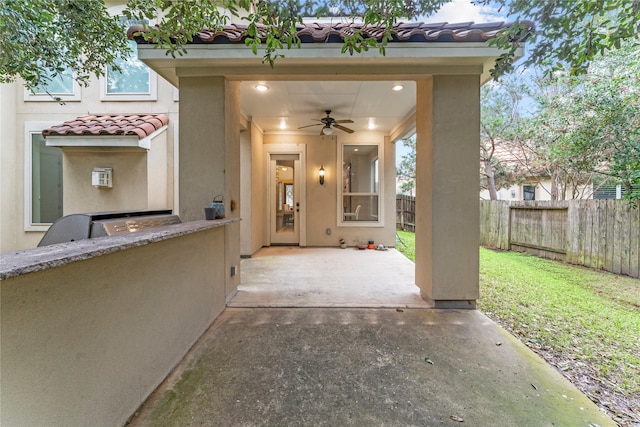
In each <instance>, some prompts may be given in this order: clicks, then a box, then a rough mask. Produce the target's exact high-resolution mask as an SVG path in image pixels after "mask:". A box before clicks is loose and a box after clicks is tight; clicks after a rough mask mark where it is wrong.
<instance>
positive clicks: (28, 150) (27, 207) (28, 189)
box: [23, 122, 64, 231]
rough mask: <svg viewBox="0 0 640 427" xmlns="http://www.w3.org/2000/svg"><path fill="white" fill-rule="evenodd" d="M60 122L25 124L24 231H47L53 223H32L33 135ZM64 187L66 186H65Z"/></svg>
mask: <svg viewBox="0 0 640 427" xmlns="http://www.w3.org/2000/svg"><path fill="white" fill-rule="evenodd" d="M57 124H59V122H25V124H24V192H23V197H24V231H47V230H48V229H49V227H50V226H51V224H53V223H51V222H37V223H34V222H33V221H32V218H33V204H32V199H33V162H32V156H33V150H32V146H33V140H32V135H33V134H37V133H41V132H42V131H43V130H44V129H47V128H50V127H51V126H55V125H57ZM63 185H64V184H63Z"/></svg>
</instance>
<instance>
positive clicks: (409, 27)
mask: <svg viewBox="0 0 640 427" xmlns="http://www.w3.org/2000/svg"><path fill="white" fill-rule="evenodd" d="M520 24H521V25H523V26H525V27H527V28H528V29H529V31H533V30H534V28H535V26H534V24H533V23H532V22H530V21H521V22H520ZM511 25H513V24H510V23H505V22H503V21H500V22H489V23H482V24H475V23H474V22H472V21H471V22H459V23H451V24H450V23H448V22H407V23H397V24H395V25H394V27H393V28H392V32H393V33H394V34H396V36H395V37H393V38H392V40H391V42H392V43H393V42H414V41H423V42H457V43H466V42H478V41H486V40H489V39H491V38H493V37H495V36H496V34H497V33H498V32H500V31H502V30H504V29H505V28H508V27H510V26H511ZM143 31H144V28H143V27H142V26H140V25H134V26H132V27H131V28H129V30H128V31H127V36H128V37H129V38H130V39H132V40H136V41H137V42H138V43H149V42H148V41H145V40H144V38H143V37H142V36H140V35H136V34H140V33H142V32H143ZM356 31H360V32H362V33H363V35H364V36H365V37H369V38H375V39H377V40H380V38H381V37H382V36H383V34H384V32H385V29H384V28H383V27H376V26H371V25H368V26H365V25H363V24H359V23H342V22H337V23H317V22H315V23H307V24H297V25H296V36H298V37H299V38H300V41H301V42H302V43H342V42H343V41H344V38H345V37H346V36H348V35H350V34H353V33H354V32H356ZM257 32H258V37H259V38H260V39H261V40H263V41H264V40H265V39H266V37H267V34H268V28H267V27H265V26H264V25H257ZM246 37H247V26H246V25H241V24H229V25H225V26H223V27H222V28H220V29H202V30H200V31H198V32H197V33H196V34H194V37H193V41H191V42H190V43H193V44H198V43H243V42H244V40H245V38H246ZM526 37H527V34H523V38H526Z"/></svg>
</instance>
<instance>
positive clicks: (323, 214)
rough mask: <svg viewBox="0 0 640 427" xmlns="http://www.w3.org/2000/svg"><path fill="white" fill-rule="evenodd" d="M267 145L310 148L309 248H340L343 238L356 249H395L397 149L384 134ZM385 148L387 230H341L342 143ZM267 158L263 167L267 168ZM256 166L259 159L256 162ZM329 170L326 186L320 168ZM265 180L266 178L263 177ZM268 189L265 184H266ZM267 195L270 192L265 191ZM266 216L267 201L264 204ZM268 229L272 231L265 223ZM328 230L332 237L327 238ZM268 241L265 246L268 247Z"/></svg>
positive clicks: (275, 138) (292, 138)
mask: <svg viewBox="0 0 640 427" xmlns="http://www.w3.org/2000/svg"><path fill="white" fill-rule="evenodd" d="M263 139H264V144H265V145H278V144H303V145H305V146H306V156H307V158H306V168H307V169H306V171H305V174H306V185H307V186H306V189H305V190H306V200H305V201H304V207H305V211H304V214H305V215H306V217H305V219H306V236H307V246H338V245H339V239H340V238H343V239H345V240H346V242H347V244H348V245H350V246H352V245H354V243H356V242H367V241H369V240H373V241H375V242H376V243H377V244H380V243H381V244H384V245H386V246H395V145H394V144H392V143H391V142H390V139H389V138H388V137H386V136H385V135H384V134H381V133H378V132H358V133H355V134H346V133H343V132H340V131H336V134H334V135H331V136H319V135H317V136H316V135H275V134H267V135H264V136H263ZM339 142H340V143H365V144H366V143H370V144H381V150H384V182H383V183H382V185H383V188H382V190H381V193H382V196H383V210H384V212H385V218H384V227H382V226H376V227H349V226H338V218H337V217H336V216H337V212H338V206H337V203H338V191H339V186H340V185H341V179H342V177H341V173H342V168H341V166H340V165H338V143H339ZM265 156H266V154H263V159H264V160H263V161H262V163H263V164H266V161H267V160H266V157H265ZM254 164H255V158H254ZM321 165H322V166H324V169H325V183H324V185H320V184H319V182H318V170H319V169H320V166H321ZM263 176H265V175H263ZM263 185H265V184H263ZM264 191H265V192H266V189H265V190H264ZM263 203H264V206H265V208H264V209H265V213H266V212H267V209H268V207H267V205H266V200H265V201H263ZM263 222H264V225H263V226H264V227H265V228H267V227H268V223H267V222H266V220H265V221H263ZM327 229H329V230H330V232H331V234H327ZM267 240H268V238H267V239H266V240H265V244H268V241H267Z"/></svg>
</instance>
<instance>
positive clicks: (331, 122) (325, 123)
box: [298, 110, 354, 135]
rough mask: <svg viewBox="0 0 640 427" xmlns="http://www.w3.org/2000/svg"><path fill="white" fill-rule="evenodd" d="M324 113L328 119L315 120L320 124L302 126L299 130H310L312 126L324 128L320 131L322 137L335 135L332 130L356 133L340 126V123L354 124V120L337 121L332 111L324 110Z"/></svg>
mask: <svg viewBox="0 0 640 427" xmlns="http://www.w3.org/2000/svg"><path fill="white" fill-rule="evenodd" d="M324 112H325V113H326V114H327V116H326V117H323V118H321V119H315V120H317V121H319V122H320V123H315V124H312V125H306V126H301V127H299V128H298V129H304V128H308V127H311V126H322V129H320V135H331V134H332V133H333V129H332V128H336V129H340V130H341V131H344V132H347V133H353V132H354V130H353V129H349V128H348V127H344V126H342V125H341V124H340V123H353V120H351V119H345V120H336V119H334V118H333V117H331V110H324Z"/></svg>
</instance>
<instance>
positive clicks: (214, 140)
mask: <svg viewBox="0 0 640 427" xmlns="http://www.w3.org/2000/svg"><path fill="white" fill-rule="evenodd" d="M180 93H181V96H182V101H181V103H182V105H181V106H180V141H181V143H180V151H179V156H178V159H179V160H178V162H179V165H178V167H179V189H178V191H179V215H180V218H181V219H182V221H185V222H186V221H194V220H200V219H204V208H205V207H208V206H209V205H210V203H211V201H212V200H213V198H214V197H215V196H217V195H223V196H224V205H225V217H226V218H239V217H240V200H241V199H240V188H241V187H240V153H241V148H240V124H241V119H242V117H241V114H240V85H239V82H235V81H227V80H226V79H225V78H224V77H188V78H181V79H180ZM225 240H226V242H227V243H226V245H225V248H224V257H225V271H226V273H225V275H226V286H227V288H226V290H227V294H228V295H229V294H231V293H232V292H233V291H234V290H235V289H236V288H237V286H238V284H239V283H240V274H239V271H238V270H237V269H239V267H240V225H239V224H232V225H230V226H227V227H225ZM234 270H235V274H234V273H232V272H233V271H234Z"/></svg>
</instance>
